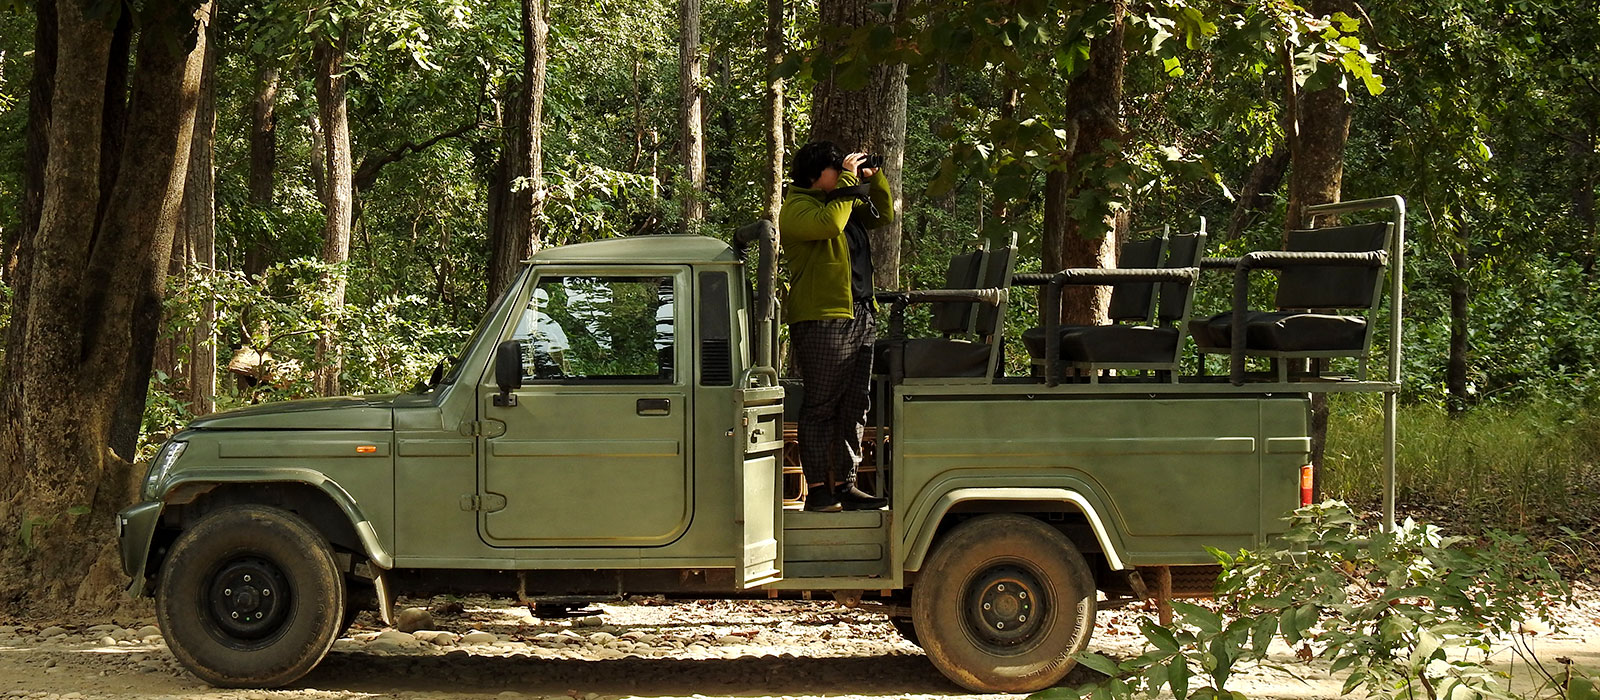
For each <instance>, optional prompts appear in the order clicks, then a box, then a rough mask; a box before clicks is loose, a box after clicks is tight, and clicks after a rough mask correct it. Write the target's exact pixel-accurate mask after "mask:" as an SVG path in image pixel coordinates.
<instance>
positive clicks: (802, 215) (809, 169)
mask: <svg viewBox="0 0 1600 700" xmlns="http://www.w3.org/2000/svg"><path fill="white" fill-rule="evenodd" d="M881 165H882V160H881V159H880V158H874V157H871V156H868V155H867V154H865V153H851V154H849V155H846V154H844V153H843V152H842V151H840V150H839V148H838V147H837V146H835V145H834V144H833V143H832V142H829V141H817V142H813V143H809V144H806V145H805V146H804V147H802V148H801V149H800V150H799V151H797V152H796V153H795V156H794V163H793V165H792V166H791V167H790V169H789V175H790V177H791V178H792V180H793V183H792V184H791V185H790V187H789V191H788V194H787V195H786V196H785V197H784V200H783V209H782V211H781V212H780V213H779V216H778V231H779V233H780V236H781V238H782V241H783V257H784V264H785V266H786V267H787V268H788V271H789V296H788V303H787V306H786V312H787V317H788V318H787V321H788V323H789V339H790V342H791V345H792V348H793V353H794V359H795V364H796V365H797V366H798V367H799V369H800V376H801V378H802V379H803V380H804V381H805V396H804V399H803V400H802V401H801V404H800V426H799V428H800V465H801V468H802V470H804V472H805V478H806V484H807V493H806V505H805V509H806V510H808V511H823V512H833V511H839V510H875V509H878V508H882V507H884V506H886V505H888V501H887V500H885V499H883V498H878V497H876V496H873V495H871V494H868V493H866V492H864V491H862V490H861V489H860V488H858V487H857V486H856V469H857V468H858V467H860V465H861V438H862V434H863V432H864V429H865V428H866V425H867V409H868V402H869V399H870V392H871V381H872V346H873V343H874V342H875V341H876V340H877V332H876V328H875V327H874V323H875V320H876V319H875V318H874V314H873V311H874V308H873V303H872V292H873V289H872V274H873V262H872V241H871V239H870V238H869V237H868V235H867V231H868V230H869V229H873V228H876V227H879V226H882V225H884V224H887V223H889V222H891V221H893V220H894V216H895V212H894V200H893V198H892V197H891V195H890V191H889V180H888V179H887V178H885V177H884V175H883V172H882V168H881ZM863 180H865V181H866V182H867V186H866V187H862V186H861V183H862V181H863Z"/></svg>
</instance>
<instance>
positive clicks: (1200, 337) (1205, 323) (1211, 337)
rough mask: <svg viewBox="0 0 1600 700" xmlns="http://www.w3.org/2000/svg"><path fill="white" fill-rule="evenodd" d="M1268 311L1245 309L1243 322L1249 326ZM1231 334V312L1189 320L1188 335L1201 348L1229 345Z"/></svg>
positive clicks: (1267, 313)
mask: <svg viewBox="0 0 1600 700" xmlns="http://www.w3.org/2000/svg"><path fill="white" fill-rule="evenodd" d="M1270 313H1271V312H1268V311H1246V312H1244V323H1245V325H1246V326H1249V325H1250V323H1251V322H1252V321H1255V320H1257V319H1259V318H1260V317H1262V316H1264V315H1269V314H1270ZM1232 336H1233V314H1232V313H1220V314H1217V315H1215V316H1212V317H1210V318H1196V319H1191V320H1190V321H1189V337H1191V338H1194V343H1195V345H1198V346H1200V347H1202V348H1226V347H1230V346H1231V345H1232V343H1231V342H1230V341H1229V338H1231V337H1232Z"/></svg>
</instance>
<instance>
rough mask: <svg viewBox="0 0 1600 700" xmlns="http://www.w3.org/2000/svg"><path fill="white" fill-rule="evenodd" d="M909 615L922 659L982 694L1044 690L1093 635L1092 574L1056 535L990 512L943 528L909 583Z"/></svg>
mask: <svg viewBox="0 0 1600 700" xmlns="http://www.w3.org/2000/svg"><path fill="white" fill-rule="evenodd" d="M911 613H912V619H913V620H914V621H915V623H916V632H917V636H918V637H919V638H920V640H919V641H920V642H921V645H922V649H923V651H925V652H927V654H928V659H929V660H930V661H932V662H933V665H934V666H935V667H937V668H938V669H939V671H940V672H941V673H943V674H944V675H945V676H947V677H949V678H950V680H953V681H955V682H956V683H957V684H959V685H961V686H962V687H964V688H967V689H969V690H974V691H978V692H983V693H1031V692H1033V691H1037V690H1042V689H1044V688H1048V687H1050V686H1052V685H1054V684H1055V683H1057V682H1058V681H1060V680H1061V679H1062V678H1063V677H1065V676H1066V675H1067V672H1068V671H1071V670H1072V668H1073V667H1074V666H1076V665H1077V660H1075V659H1073V658H1072V656H1073V654H1076V653H1078V652H1079V651H1082V650H1083V649H1084V648H1085V647H1087V646H1088V645H1089V637H1090V636H1091V635H1092V634H1093V633H1094V622H1095V587H1094V578H1093V577H1092V576H1091V575H1090V573H1089V566H1088V564H1087V563H1086V562H1085V561H1084V560H1083V555H1082V554H1080V553H1079V552H1078V549H1077V548H1076V547H1074V546H1073V545H1072V542H1071V541H1069V540H1068V539H1067V538H1066V536H1065V535H1063V534H1061V532H1060V531H1058V530H1056V529H1054V528H1052V527H1050V526H1048V525H1045V524H1044V523H1042V522H1040V521H1038V520H1035V519H1033V518H1029V517H1025V516H1021V515H1011V514H996V515H985V516H980V517H977V518H973V519H972V520H969V521H967V522H964V523H962V524H960V525H958V526H956V527H955V529H953V530H951V531H950V533H949V534H948V535H947V536H946V537H945V538H944V539H943V540H942V541H941V542H940V543H939V546H938V549H936V550H935V551H934V553H933V555H932V556H930V557H929V558H928V561H927V564H926V565H925V566H924V567H923V569H922V572H921V573H920V574H919V575H918V577H917V586H916V587H915V588H913V589H912V594H911Z"/></svg>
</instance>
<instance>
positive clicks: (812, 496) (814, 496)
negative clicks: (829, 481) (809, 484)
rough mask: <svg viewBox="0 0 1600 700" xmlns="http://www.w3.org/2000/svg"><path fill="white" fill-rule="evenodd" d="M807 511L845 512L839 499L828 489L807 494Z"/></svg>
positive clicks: (818, 489)
mask: <svg viewBox="0 0 1600 700" xmlns="http://www.w3.org/2000/svg"><path fill="white" fill-rule="evenodd" d="M805 509H806V511H808V512H811V513H837V512H839V511H840V510H843V507H842V506H841V505H840V504H839V498H838V497H837V496H834V495H833V492H832V491H829V490H828V489H827V488H826V487H824V488H817V489H811V490H809V491H807V492H806V508H805Z"/></svg>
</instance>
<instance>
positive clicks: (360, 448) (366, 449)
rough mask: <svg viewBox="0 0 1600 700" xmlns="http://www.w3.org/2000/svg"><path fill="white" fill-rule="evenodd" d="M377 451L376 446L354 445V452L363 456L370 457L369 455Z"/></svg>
mask: <svg viewBox="0 0 1600 700" xmlns="http://www.w3.org/2000/svg"><path fill="white" fill-rule="evenodd" d="M377 451H378V446H377V445H356V452H359V453H361V454H364V455H370V454H372V453H374V452H377Z"/></svg>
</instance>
